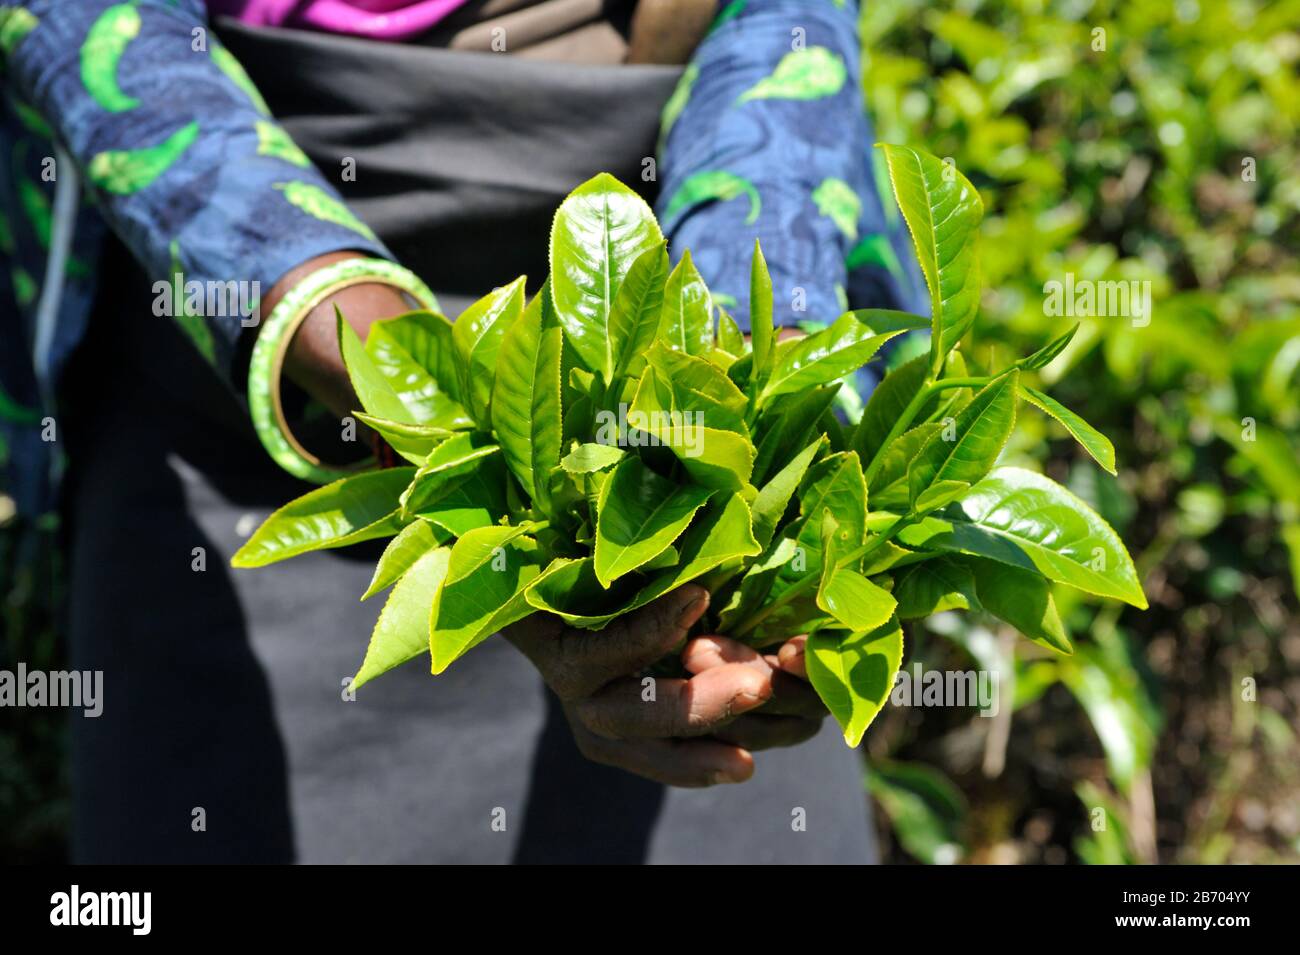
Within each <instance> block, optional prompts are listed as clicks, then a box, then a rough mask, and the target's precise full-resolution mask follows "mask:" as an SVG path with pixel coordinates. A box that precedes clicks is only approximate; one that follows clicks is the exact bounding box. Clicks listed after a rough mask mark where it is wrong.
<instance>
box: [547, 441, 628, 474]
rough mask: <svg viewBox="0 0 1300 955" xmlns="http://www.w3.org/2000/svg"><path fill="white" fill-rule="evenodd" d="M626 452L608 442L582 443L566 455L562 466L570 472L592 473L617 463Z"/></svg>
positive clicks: (561, 462) (561, 463)
mask: <svg viewBox="0 0 1300 955" xmlns="http://www.w3.org/2000/svg"><path fill="white" fill-rule="evenodd" d="M626 453H627V452H625V451H624V450H623V449H622V448H615V447H610V446H609V445H607V444H593V443H588V444H581V445H578V447H576V448H574V449H573V450H572V451H570V452H569V453H568V454H566V455H565V456H564V458H563V459H562V460H561V461H560V466H561V467H563V468H564V470H566V471H568V472H569V473H570V474H590V473H592V472H593V471H603V470H605V468H607V467H609V466H611V465H614V464H617V463H618V462H619V461H621V460H622V459H623V456H624V455H625V454H626Z"/></svg>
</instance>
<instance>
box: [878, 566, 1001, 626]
mask: <svg viewBox="0 0 1300 955" xmlns="http://www.w3.org/2000/svg"><path fill="white" fill-rule="evenodd" d="M894 598H895V599H896V600H897V601H898V619H899V620H913V619H915V618H917V617H928V616H930V615H931V614H936V613H942V612H943V611H945V610H975V609H979V606H980V602H979V597H978V596H977V595H976V591H975V576H974V575H973V574H972V573H971V570H970V568H969V567H968V566H966V565H965V564H963V563H958V562H957V561H956V560H953V559H952V558H949V557H935V558H932V559H930V560H926V561H923V562H921V563H919V564H913V565H912V566H911V567H908V568H907V569H906V570H904V571H903V572H902V573H901V574H899V576H898V582H897V584H896V585H895V586H894Z"/></svg>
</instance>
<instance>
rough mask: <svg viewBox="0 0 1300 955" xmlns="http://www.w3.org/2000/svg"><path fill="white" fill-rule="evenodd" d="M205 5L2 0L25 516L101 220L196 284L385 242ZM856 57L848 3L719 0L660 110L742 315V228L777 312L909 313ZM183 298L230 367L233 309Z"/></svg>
mask: <svg viewBox="0 0 1300 955" xmlns="http://www.w3.org/2000/svg"><path fill="white" fill-rule="evenodd" d="M206 17H207V14H206V10H205V6H204V3H203V2H201V0H127V2H122V0H22V2H21V3H19V2H14V0H0V69H3V80H4V95H3V97H2V98H0V263H2V265H3V267H0V463H3V464H4V465H5V470H4V473H3V474H0V487H3V488H5V489H6V490H7V492H8V493H9V494H11V495H12V496H13V497H14V499H15V500H16V501H17V503H18V506H19V508H20V510H21V511H23V512H25V513H28V514H38V513H41V512H42V511H44V510H47V509H48V508H49V507H50V506H51V503H52V501H53V496H52V491H53V487H54V485H55V483H56V482H57V479H58V471H59V469H60V467H61V465H60V462H59V460H58V455H57V453H56V451H55V449H56V448H57V443H58V442H57V440H50V439H51V438H52V437H54V438H56V437H57V428H55V427H54V426H53V421H54V418H53V415H54V414H55V410H56V409H55V402H54V396H55V394H56V392H57V386H58V382H59V376H60V374H61V372H62V370H63V369H64V367H65V365H66V363H67V359H68V357H69V356H70V355H71V353H72V351H73V350H74V349H75V348H76V346H77V344H78V342H79V341H80V340H81V338H82V335H83V333H84V331H85V327H86V322H87V318H88V316H89V313H90V309H91V305H92V303H93V299H94V295H95V290H96V285H97V281H96V280H97V275H96V268H97V262H98V259H99V253H100V248H101V245H102V242H103V240H104V238H105V236H106V235H107V234H108V232H109V231H111V232H112V233H114V234H115V235H116V236H117V237H118V238H120V239H121V240H122V241H123V242H124V243H125V244H126V246H127V247H128V248H129V249H130V250H131V251H132V252H133V253H134V255H135V256H136V258H137V259H138V260H139V261H140V263H141V264H142V265H143V266H144V267H145V269H146V270H147V271H148V272H149V274H151V275H153V276H156V277H158V278H167V277H170V276H171V275H173V274H175V273H177V272H183V274H184V275H185V277H186V279H187V281H198V282H202V283H205V284H206V283H208V282H224V281H225V280H226V279H227V278H228V277H229V276H232V275H239V276H244V277H252V278H255V279H257V281H258V282H259V284H260V286H261V288H263V289H269V288H271V287H272V286H273V285H274V284H275V283H276V281H277V280H278V279H279V278H280V277H281V276H282V275H283V274H284V273H286V272H287V271H289V270H290V269H291V268H293V267H294V266H296V265H298V264H299V263H301V262H303V261H305V260H307V259H310V258H312V257H314V256H317V255H320V254H323V253H326V252H331V251H336V250H339V249H358V250H361V251H365V252H368V253H370V254H373V255H376V256H381V257H386V258H387V257H391V255H390V253H389V252H388V250H387V249H385V248H384V246H383V244H382V243H380V242H379V241H378V240H377V239H376V238H375V236H374V234H373V233H372V232H371V231H370V229H369V228H368V227H367V226H366V225H365V223H363V222H361V221H360V220H359V219H358V218H357V217H356V216H355V215H353V214H352V212H351V211H350V210H349V209H348V207H347V206H346V205H345V204H344V202H343V200H342V199H341V198H340V196H339V195H338V193H337V192H336V191H335V189H334V188H333V187H332V186H331V184H330V183H329V182H328V181H327V180H326V179H325V178H324V177H323V176H322V175H321V174H320V173H319V172H318V171H317V170H316V169H315V168H314V167H313V166H312V165H311V163H310V161H309V160H308V159H307V158H306V156H304V155H303V154H302V152H301V151H300V150H299V149H298V147H297V146H295V145H294V143H293V142H292V140H291V139H290V138H289V137H288V135H287V134H286V133H285V132H284V130H283V129H282V128H281V127H280V126H279V125H277V124H276V122H275V120H274V118H273V117H271V116H270V114H269V113H268V111H267V109H266V105H265V104H264V103H263V102H262V98H261V96H260V95H259V94H258V92H257V90H256V88H255V87H254V86H253V84H252V82H251V81H250V80H249V78H248V76H247V74H246V73H245V72H244V70H243V69H242V68H241V67H240V65H239V63H238V62H237V61H236V60H235V59H234V57H233V56H232V55H231V54H230V53H229V52H228V51H226V50H225V49H224V48H223V47H221V46H220V44H219V43H218V42H217V41H216V39H215V37H214V36H213V35H212V34H211V33H209V32H208V31H207V30H206V22H207V21H206ZM860 55H861V54H860V50H859V43H858V31H857V10H856V7H855V6H854V4H853V2H852V0H731V2H730V3H727V4H726V5H725V6H723V7H722V9H721V10H720V11H719V13H718V16H717V20H716V22H715V24H714V25H713V27H712V29H711V31H710V33H709V34H708V36H707V37H706V38H705V40H704V41H703V43H702V44H701V45H700V47H699V49H698V50H697V52H696V54H695V57H694V59H693V60H692V62H691V63H690V65H689V66H688V67H687V69H686V72H685V74H684V75H683V77H682V81H681V83H680V85H679V87H678V88H677V91H676V93H675V94H674V95H673V97H672V99H671V100H670V101H669V103H668V105H667V107H666V109H665V111H664V124H663V137H662V156H661V161H660V171H661V175H662V176H663V182H662V189H661V195H660V199H659V203H658V210H657V211H658V214H659V216H660V218H661V221H662V222H663V225H664V232H665V234H666V235H667V236H668V238H669V240H670V248H672V249H674V250H680V249H684V248H688V247H689V248H691V249H692V250H693V255H694V257H695V260H696V263H697V265H698V266H699V268H700V271H701V273H702V274H703V276H704V278H705V279H706V281H707V282H708V283H709V286H710V288H711V289H712V290H713V291H714V293H715V298H716V299H718V300H719V301H720V302H721V303H723V304H724V305H727V306H728V307H729V311H731V312H732V314H733V315H734V316H736V317H737V318H738V319H739V320H740V322H741V324H742V326H744V325H745V316H746V314H747V303H746V297H747V290H748V287H749V256H750V252H751V250H752V248H753V241H754V238H755V237H757V238H759V239H760V240H761V242H762V245H763V249H764V253H765V255H766V257H767V261H768V264H769V267H770V269H771V272H772V278H773V283H774V289H775V297H776V308H777V319H778V321H779V322H781V323H783V324H795V323H799V322H805V321H829V320H832V319H834V318H835V317H836V316H837V315H838V314H839V313H840V312H841V311H842V310H843V309H844V308H845V307H846V306H847V305H848V304H850V303H851V304H852V305H853V306H854V307H866V306H880V307H893V308H904V309H907V310H911V311H920V312H921V313H922V314H924V313H925V311H926V309H927V308H928V305H927V300H926V297H925V295H924V294H923V293H921V291H920V289H921V285H920V279H919V273H918V272H917V270H916V267H915V264H914V261H913V259H912V253H911V249H910V245H909V243H908V241H907V239H906V238H905V236H904V234H903V233H902V231H901V230H900V226H899V223H898V222H897V216H896V214H894V212H895V207H894V205H893V202H892V199H890V200H889V201H888V202H887V203H885V204H884V205H882V202H881V198H880V193H879V192H878V191H877V188H876V183H877V181H878V176H877V173H878V168H877V166H876V165H875V161H874V160H873V154H875V153H876V152H878V151H876V150H873V149H871V144H872V138H873V137H872V131H871V127H870V125H869V122H868V120H867V117H866V115H865V112H864V110H863V103H862V95H861V89H860V86H861V72H860ZM178 91H183V94H180V95H178ZM184 311H185V310H184V309H181V310H180V312H181V314H179V315H178V318H180V320H181V321H182V322H183V323H184V324H185V327H186V331H187V332H188V333H189V336H190V338H191V339H192V341H193V342H194V345H195V347H196V348H198V349H199V350H200V351H201V352H202V354H203V355H204V356H205V357H206V358H207V359H208V361H209V362H210V363H211V364H212V365H213V366H214V367H215V368H216V369H217V371H218V372H219V373H220V374H221V375H223V377H225V378H226V380H228V381H235V380H238V379H239V377H240V376H241V373H242V372H244V371H246V369H240V368H238V367H236V363H237V362H238V360H239V358H238V356H239V355H240V354H241V352H240V350H239V349H238V348H237V347H236V345H237V342H238V340H239V338H240V336H241V334H243V332H244V328H243V326H242V325H241V322H240V317H239V316H238V315H227V316H225V317H197V316H195V317H193V318H189V317H187V316H186V315H185V314H184Z"/></svg>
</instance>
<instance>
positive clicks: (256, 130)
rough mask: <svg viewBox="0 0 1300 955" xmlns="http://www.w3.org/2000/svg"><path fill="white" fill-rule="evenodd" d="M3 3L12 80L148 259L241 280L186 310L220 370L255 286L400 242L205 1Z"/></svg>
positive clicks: (225, 281) (226, 366)
mask: <svg viewBox="0 0 1300 955" xmlns="http://www.w3.org/2000/svg"><path fill="white" fill-rule="evenodd" d="M0 18H2V19H0V51H3V53H4V56H5V61H6V62H5V66H6V74H7V75H6V81H7V83H6V85H7V87H8V89H9V90H10V92H11V95H12V96H14V97H15V98H16V99H17V100H18V101H19V102H20V103H22V104H23V106H24V108H26V109H28V110H30V111H31V114H32V116H33V117H34V118H35V119H36V120H37V121H40V122H42V123H43V124H44V125H46V126H47V127H48V132H49V136H50V139H51V140H52V141H53V142H54V143H55V144H56V145H57V146H58V147H59V149H60V150H66V155H67V156H68V158H70V160H71V162H72V164H73V165H74V166H75V170H76V174H77V175H78V176H79V177H80V179H81V181H82V184H83V185H84V186H85V187H86V190H87V194H88V195H89V196H90V197H91V199H92V201H93V202H94V203H95V205H96V206H97V209H98V212H99V213H100V215H101V216H102V217H103V219H104V220H105V221H106V222H107V224H108V226H109V227H110V228H111V229H112V230H113V232H114V233H115V234H116V235H117V236H119V237H120V238H121V239H122V241H123V242H124V243H125V244H126V245H127V246H128V247H129V248H130V250H131V251H132V252H133V253H134V255H135V257H136V259H137V260H138V261H139V262H141V263H142V264H143V266H144V267H145V269H146V270H147V271H148V272H149V274H150V275H151V276H153V277H154V278H158V279H161V278H170V277H173V276H176V275H180V276H182V277H183V280H184V282H185V283H186V286H187V287H190V288H216V289H222V288H226V289H228V288H231V287H232V286H231V283H236V284H237V286H238V288H239V295H240V297H239V302H240V306H241V307H240V308H238V309H232V308H229V307H222V308H216V309H211V308H205V309H203V310H202V312H201V314H195V313H193V311H192V310H186V309H185V308H184V307H181V308H180V309H179V311H180V314H177V315H176V316H175V317H176V318H177V319H178V320H180V321H181V322H182V324H183V326H184V327H185V329H186V331H187V332H188V333H189V334H190V336H191V338H193V339H194V341H195V344H196V345H197V346H198V347H199V349H200V350H201V351H202V352H203V353H204V354H205V355H206V356H207V357H208V358H209V360H210V361H211V362H212V363H213V365H214V366H215V367H216V368H217V369H218V370H219V371H221V372H222V373H223V374H226V375H227V376H228V377H229V376H232V375H236V374H237V373H238V372H237V369H235V367H234V363H235V358H236V343H237V341H238V339H239V337H240V336H241V334H243V332H244V329H245V328H246V327H248V326H249V324H250V321H251V319H250V316H249V315H248V314H247V311H248V310H249V309H248V307H247V306H249V305H251V304H252V303H254V302H255V300H256V294H257V292H258V291H260V293H261V294H265V293H266V292H268V291H269V290H270V289H271V287H272V286H273V285H274V284H275V282H276V281H277V280H278V279H279V278H280V277H281V276H283V275H284V274H285V273H286V272H288V271H289V270H290V269H291V268H293V267H294V266H296V265H299V264H300V263H302V262H304V261H306V260H307V259H310V258H312V257H314V256H316V255H320V254H323V253H325V252H331V251H337V250H340V249H355V250H358V251H362V252H367V253H369V254H372V255H378V256H383V257H388V253H387V251H386V250H385V248H384V246H383V245H382V243H380V242H379V240H378V239H377V238H376V237H375V235H374V233H372V232H371V231H370V229H369V228H368V227H367V226H366V225H365V224H364V223H363V222H361V221H360V220H359V219H357V218H356V217H355V216H354V215H353V214H352V213H351V212H350V211H349V210H348V208H347V207H346V206H345V205H344V203H343V201H342V199H341V198H340V197H339V195H338V194H337V193H336V192H335V190H334V189H333V187H332V186H331V185H330V184H329V182H328V181H327V180H326V179H325V178H324V177H323V176H322V175H321V173H320V172H319V171H318V170H316V169H315V168H313V166H312V164H311V162H310V161H309V160H308V159H307V157H306V156H305V155H304V154H303V153H302V151H301V150H299V149H298V147H297V146H295V145H294V143H293V141H292V140H291V139H290V138H289V136H288V135H287V134H286V133H285V132H284V130H283V129H282V128H281V127H280V126H279V125H277V124H276V122H275V121H274V120H273V119H272V118H271V116H270V115H269V113H268V111H267V109H266V105H265V103H263V101H262V98H261V96H260V95H259V94H258V92H257V90H256V88H255V87H254V86H253V84H252V82H251V81H250V80H249V78H248V76H247V74H246V73H245V72H244V70H243V68H242V67H241V66H240V65H239V63H238V62H237V61H236V60H235V58H234V56H232V55H231V54H230V53H229V51H227V50H226V49H225V48H224V47H222V46H221V45H220V43H219V42H218V41H217V39H216V36H215V35H214V34H212V33H211V32H210V31H209V30H208V29H207V20H206V13H205V9H204V4H203V3H202V2H201V0H129V2H115V0H22V3H21V4H15V3H11V2H8V0H6V2H5V4H4V6H3V7H0ZM50 185H51V184H50V183H36V184H34V187H36V188H43V189H47V190H48V191H50V192H53V190H52V189H49V186H50ZM35 226H36V227H37V228H40V223H35ZM48 231H49V227H48V225H47V226H46V234H44V235H42V236H40V238H41V239H42V244H43V245H45V246H47V247H48V246H49V238H50V237H49V235H48ZM192 283H198V284H197V285H194V284H192ZM179 301H181V298H180V297H178V302H179ZM214 313H216V314H214ZM59 357H60V356H58V355H52V356H49V360H50V361H51V362H54V363H56V364H57V360H58V358H59ZM56 373H57V368H50V367H45V368H41V367H38V368H37V374H38V375H39V376H42V377H55V376H56Z"/></svg>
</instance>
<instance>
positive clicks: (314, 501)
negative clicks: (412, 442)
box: [230, 468, 415, 567]
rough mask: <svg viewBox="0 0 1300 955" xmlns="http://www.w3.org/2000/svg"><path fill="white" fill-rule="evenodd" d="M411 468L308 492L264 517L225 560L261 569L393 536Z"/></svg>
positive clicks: (371, 473) (398, 526)
mask: <svg viewBox="0 0 1300 955" xmlns="http://www.w3.org/2000/svg"><path fill="white" fill-rule="evenodd" d="M414 475H415V468H386V469H384V470H382V471H365V472H363V473H361V474H356V475H352V476H350V477H345V478H340V479H339V480H337V481H335V482H334V483H333V484H327V485H325V486H324V487H319V488H316V489H315V490H312V491H308V492H307V493H306V494H304V495H303V496H302V497H300V498H297V499H295V500H293V501H290V502H289V503H288V504H286V505H285V506H284V507H282V508H280V509H279V510H277V511H275V512H274V513H273V514H271V516H270V517H268V518H267V519H266V520H265V521H264V522H263V523H262V526H261V527H259V528H258V529H257V530H256V531H254V532H253V536H252V537H250V538H249V539H248V540H247V541H245V543H244V546H242V547H241V548H239V550H238V551H236V552H235V556H234V557H232V558H231V559H230V565H231V566H232V567H263V566H265V565H267V564H273V563H275V562H276V561H280V560H287V559H288V558H290V557H294V556H296V555H298V554H305V553H307V552H308V551H312V550H321V549H323V548H327V547H343V546H345V545H347V544H355V543H359V542H360V541H365V540H371V539H372V538H375V537H387V536H389V535H391V534H395V533H397V531H398V530H400V529H401V528H402V526H403V525H404V524H405V523H406V521H404V520H402V519H401V518H400V517H399V516H398V508H397V499H398V495H400V494H401V493H402V489H403V488H405V487H406V485H407V484H409V483H410V481H411V478H412V477H413V476H414Z"/></svg>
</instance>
